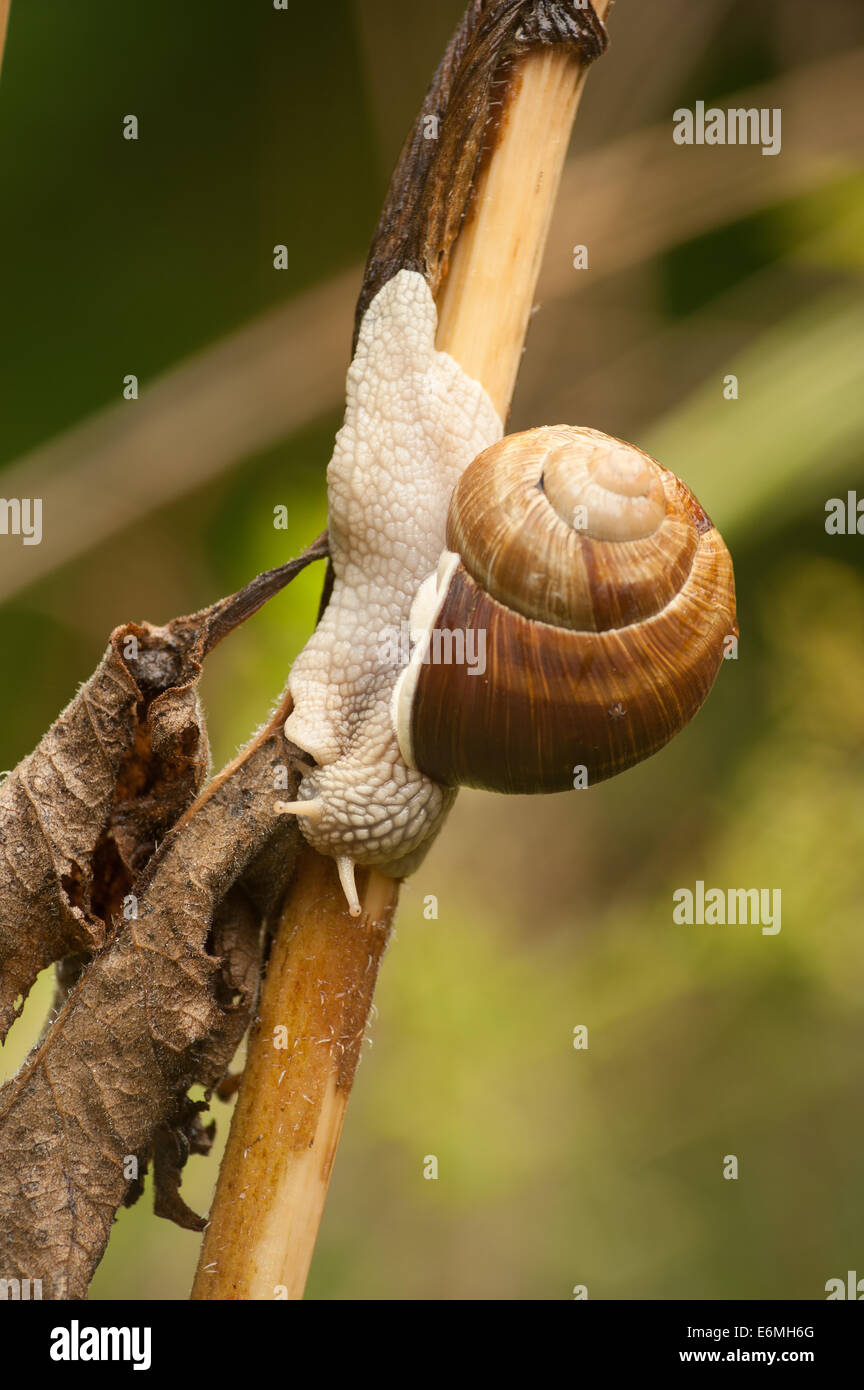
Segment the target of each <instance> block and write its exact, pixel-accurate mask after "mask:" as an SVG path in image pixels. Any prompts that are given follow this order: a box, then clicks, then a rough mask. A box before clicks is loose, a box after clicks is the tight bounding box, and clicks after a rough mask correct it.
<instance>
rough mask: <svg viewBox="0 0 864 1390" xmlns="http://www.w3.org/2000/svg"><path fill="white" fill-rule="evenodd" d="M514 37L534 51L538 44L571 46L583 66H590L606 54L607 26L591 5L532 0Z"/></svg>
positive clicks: (524, 6)
mask: <svg viewBox="0 0 864 1390" xmlns="http://www.w3.org/2000/svg"><path fill="white" fill-rule="evenodd" d="M523 8H524V9H526V10H527V14H526V15H525V18H524V20H523V21H522V23H521V25H520V28H519V30H518V31H517V34H516V39H517V41H519V42H521V43H524V44H525V45H526V46H527V47H530V48H534V47H536V46H537V45H538V44H544V45H545V44H556V43H566V44H574V45H575V46H576V47H577V48H578V50H579V56H580V58H581V59H582V62H583V63H593V62H594V60H595V59H596V58H599V57H601V56H602V54H603V53H605V52H606V49H607V47H608V44H609V38H608V35H607V33H606V27H605V25H604V24H603V22H602V20H600V19H599V18H598V16H597V12H596V10H595V9H594V6H593V5H592V4H591V3H590V0H589V3H587V4H584V5H580V4H578V3H577V0H532V3H530V4H528V5H523Z"/></svg>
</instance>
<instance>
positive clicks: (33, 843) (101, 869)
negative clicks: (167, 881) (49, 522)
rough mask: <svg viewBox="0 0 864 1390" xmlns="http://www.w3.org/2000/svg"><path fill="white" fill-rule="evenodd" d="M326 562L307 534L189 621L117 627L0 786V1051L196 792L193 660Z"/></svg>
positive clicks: (198, 752) (204, 766)
mask: <svg viewBox="0 0 864 1390" xmlns="http://www.w3.org/2000/svg"><path fill="white" fill-rule="evenodd" d="M326 553H327V545H326V537H319V539H318V540H317V541H316V542H315V543H314V545H313V546H311V547H310V548H309V550H307V551H306V552H305V553H304V555H302V556H301V557H300V558H299V559H297V560H292V561H291V562H290V563H289V564H287V565H283V566H281V567H280V568H279V569H277V570H271V571H268V572H267V573H266V574H263V575H259V576H258V577H257V578H256V579H255V580H253V582H252V583H251V584H249V585H247V586H246V588H244V589H242V590H241V591H240V592H239V593H238V594H234V595H231V597H230V598H228V599H223V600H221V601H220V602H219V603H217V604H214V605H213V606H212V607H210V608H207V609H204V610H203V611H202V612H200V613H196V614H193V615H192V616H191V617H184V618H177V619H175V620H174V622H172V623H169V624H168V626H167V627H154V626H152V625H151V624H150V623H142V624H137V623H128V624H126V625H125V626H123V627H119V628H117V629H116V630H115V631H114V632H113V633H112V634H111V639H110V642H109V644H108V650H107V651H106V653H105V656H104V657H103V659H102V661H101V662H100V664H99V666H98V667H97V669H96V671H95V672H94V674H93V675H92V676H91V678H90V680H89V681H87V683H86V685H84V686H82V688H81V690H80V691H79V692H78V694H77V695H76V697H75V699H74V700H73V701H72V703H71V704H70V705H69V706H68V708H67V709H66V710H64V712H63V714H61V716H60V718H59V719H58V720H57V721H56V722H55V723H54V724H53V725H52V726H51V728H50V729H49V730H48V732H47V734H46V735H45V737H44V738H43V739H42V741H41V743H40V744H39V747H38V748H37V749H36V750H35V752H34V753H31V755H30V756H29V757H28V758H25V760H24V761H23V762H22V763H21V764H20V765H19V766H18V767H17V768H16V769H15V771H14V772H12V773H11V774H10V776H9V777H8V778H7V779H6V781H5V782H4V783H3V785H2V787H0V1041H2V1040H3V1038H5V1036H6V1033H7V1032H8V1030H9V1027H10V1026H11V1024H12V1022H13V1020H14V1019H15V1017H16V1015H17V1013H18V1012H20V1008H21V1007H22V1006H23V1001H24V999H25V998H26V996H27V994H28V992H29V990H30V988H31V986H32V984H33V981H34V980H35V979H36V976H37V975H38V974H39V972H40V970H42V969H44V968H45V966H46V965H50V964H51V962H52V961H56V960H61V959H62V958H63V957H64V956H67V955H72V954H81V953H84V958H85V959H86V957H87V955H88V954H90V953H92V952H94V951H96V950H98V949H99V948H100V947H101V946H103V945H104V943H105V940H106V933H107V926H106V924H107V923H108V922H110V920H111V919H112V917H113V916H115V915H116V914H117V913H118V912H119V910H120V908H121V905H122V902H123V899H124V897H125V896H126V895H127V894H128V892H129V890H130V887H131V884H132V880H133V878H134V876H135V875H136V874H137V873H138V872H139V871H140V869H141V868H142V867H143V866H144V864H146V863H147V861H148V859H149V858H150V856H151V854H152V853H153V850H154V848H155V846H156V845H157V844H158V843H159V842H160V841H161V840H162V839H163V838H164V837H165V835H166V834H167V832H168V831H169V830H170V828H171V826H172V825H174V823H175V822H176V821H177V819H178V818H179V816H180V815H181V814H182V813H183V811H184V810H186V808H187V807H188V806H189V805H190V804H191V802H192V801H193V800H194V798H195V795H196V794H197V792H198V791H199V789H200V787H201V785H202V783H203V781H204V779H205V776H206V774H207V771H208V765H209V753H208V745H207V734H206V729H205V726H204V722H203V719H202V716H201V709H200V706H199V702H198V696H197V693H196V685H197V681H198V678H199V676H200V674H201V662H202V661H203V659H204V656H205V655H206V654H207V652H209V651H211V650H212V649H213V647H214V646H215V645H216V644H217V642H219V641H221V639H222V638H223V637H224V636H225V635H226V634H227V633H228V632H230V631H231V630H232V629H233V628H235V627H236V626H237V625H238V624H239V623H241V622H243V621H245V619H246V618H247V617H249V616H250V615H251V614H252V613H254V612H255V611H256V610H257V609H258V608H260V606H261V604H262V603H264V602H265V601H266V599H267V598H269V597H270V596H271V595H272V594H273V593H275V592H277V590H278V589H280V588H282V587H283V586H284V585H285V584H286V583H288V581H289V580H290V579H292V578H293V577H294V575H295V574H296V573H298V571H299V570H300V569H302V568H303V567H304V566H305V565H306V564H309V563H310V561H311V560H315V559H318V558H321V557H322V556H323V555H326ZM19 999H20V1004H19V1005H18V1007H17V1008H16V1000H19Z"/></svg>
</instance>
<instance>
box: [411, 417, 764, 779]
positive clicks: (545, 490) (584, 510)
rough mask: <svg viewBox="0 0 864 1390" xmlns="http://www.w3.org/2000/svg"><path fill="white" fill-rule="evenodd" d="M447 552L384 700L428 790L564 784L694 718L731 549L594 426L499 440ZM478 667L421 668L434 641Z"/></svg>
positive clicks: (421, 600)
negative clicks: (461, 650) (461, 647)
mask: <svg viewBox="0 0 864 1390" xmlns="http://www.w3.org/2000/svg"><path fill="white" fill-rule="evenodd" d="M447 546H448V550H447V551H445V553H444V555H443V556H442V560H441V564H440V565H439V568H438V573H437V575H436V576H433V577H432V578H431V579H430V580H428V581H427V582H426V584H425V585H424V586H423V588H422V589H421V591H420V593H419V594H418V598H417V601H416V602H415V605H414V609H413V610H412V628H413V629H414V630H415V631H418V630H419V631H420V632H422V637H421V640H420V641H419V642H418V644H417V646H416V648H415V650H414V653H413V656H412V659H411V662H410V664H409V666H408V667H407V668H406V670H405V671H404V673H403V674H402V676H401V678H400V680H399V682H398V685H397V688H396V690H395V692H394V701H393V719H394V723H395V726H396V731H397V737H398V741H399V746H400V750H401V752H402V756H403V757H404V759H405V761H406V762H407V764H408V765H409V766H410V767H414V768H417V769H419V770H420V771H422V772H423V773H425V774H426V775H427V776H428V777H430V778H432V779H433V780H434V781H436V782H439V783H441V784H443V785H450V786H453V785H457V784H461V785H466V786H473V787H484V788H488V789H490V790H495V791H504V792H552V791H562V790H565V789H567V788H570V787H572V786H573V785H574V772H575V770H576V769H578V768H585V769H587V780H588V782H589V783H593V782H598V781H601V780H602V779H604V778H607V777H611V776H613V775H614V774H615V773H617V772H621V771H623V770H624V769H625V768H628V767H631V766H632V765H633V764H634V763H637V762H639V761H640V760H641V759H643V758H647V757H649V756H650V755H651V754H652V753H656V752H657V750H658V749H659V748H662V747H663V745H664V744H665V743H668V741H669V740H670V739H671V738H672V737H673V736H674V735H675V734H676V733H678V732H679V730H681V729H682V728H683V727H684V725H685V724H686V723H687V722H688V720H690V719H692V717H693V715H694V714H696V712H697V710H698V709H699V708H700V706H701V705H702V703H703V701H704V700H705V698H706V696H707V695H708V692H709V690H710V689H711V686H712V684H713V682H714V679H715V677H716V675H717V672H718V670H719V668H720V665H721V662H722V660H723V656H724V643H725V642H726V640H727V639H728V638H729V637H730V635H732V634H734V633H736V632H737V627H736V622H735V590H734V579H733V573H732V562H731V559H730V556H729V552H728V551H727V549H726V546H725V545H724V543H723V540H722V538H721V537H720V535H719V533H718V532H717V530H716V529H715V528H714V526H713V524H712V522H711V520H710V519H709V517H708V516H706V514H705V512H704V511H703V509H702V508H701V507H700V505H699V503H698V502H697V501H696V499H695V498H694V497H693V495H692V494H691V493H690V492H689V490H688V489H687V488H686V487H685V486H684V484H683V483H682V482H680V481H679V479H678V478H676V477H675V475H674V474H673V473H671V472H669V470H668V469H666V468H663V467H662V466H661V465H660V464H659V463H657V462H656V461H655V460H654V459H652V458H651V457H649V455H648V454H645V453H643V452H642V451H641V450H640V449H637V448H635V447H634V446H633V445H630V444H626V443H623V442H622V441H621V440H618V439H614V438H612V437H611V436H609V435H605V434H602V433H600V432H599V431H598V430H592V429H585V428H581V427H579V428H576V427H570V426H565V425H554V426H547V427H544V428H541V429H534V430H528V431H526V432H524V433H522V434H515V435H509V436H507V437H506V438H505V439H502V440H500V441H499V442H498V443H496V444H493V445H492V446H491V448H487V449H486V450H485V451H484V452H483V453H481V454H480V455H479V456H478V457H477V458H476V459H474V461H473V462H472V463H471V464H470V465H469V466H468V468H467V469H466V470H465V472H464V473H463V474H462V476H461V478H460V480H459V482H458V483H457V485H456V488H455V490H454V493H453V497H452V501H451V505H450V511H449V516H448V524H447ZM442 631H452V632H459V631H462V632H464V633H465V634H466V638H465V640H466V642H468V640H469V636H470V637H474V638H475V639H476V643H475V650H476V649H477V648H478V647H479V645H480V642H481V641H482V642H483V643H484V644H485V663H484V669H483V670H482V672H481V669H480V665H479V664H475V665H474V666H472V665H471V664H469V663H467V662H465V661H463V662H460V663H459V664H452V663H449V664H448V663H445V662H441V661H438V662H436V661H434V660H430V658H429V653H430V643H431V640H432V635H433V633H435V632H442Z"/></svg>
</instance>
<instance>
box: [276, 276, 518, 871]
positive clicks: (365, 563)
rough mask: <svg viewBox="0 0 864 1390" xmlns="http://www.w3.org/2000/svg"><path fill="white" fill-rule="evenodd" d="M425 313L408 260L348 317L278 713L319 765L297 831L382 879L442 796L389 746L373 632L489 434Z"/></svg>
mask: <svg viewBox="0 0 864 1390" xmlns="http://www.w3.org/2000/svg"><path fill="white" fill-rule="evenodd" d="M437 322H438V319H437V311H436V308H435V302H434V300H433V298H432V294H431V292H430V290H429V287H428V285H427V283H426V281H425V279H424V278H423V276H422V275H420V274H418V273H416V272H413V271H400V272H399V273H398V274H397V275H395V276H394V277H393V278H392V279H391V280H389V281H388V282H387V284H386V285H384V287H383V288H382V289H381V290H380V291H379V293H378V294H377V295H376V297H375V299H374V300H373V301H372V303H371V304H370V306H369V308H368V309H367V311H366V313H365V314H364V316H363V320H362V323H361V327H360V333H359V338H358V342H357V347H356V351H355V354H354V358H353V360H352V362H351V366H350V368H349V371H348V378H347V404H346V412H345V420H344V424H343V426H342V428H341V430H340V431H339V434H338V435H337V438H336V445H335V449H334V453H333V457H332V460H331V462H330V466H329V468H328V474H327V483H328V494H329V529H330V550H331V558H332V562H333V570H334V576H335V582H334V587H333V592H332V596H331V598H330V602H329V604H328V607H327V610H326V612H325V613H324V615H323V617H322V619H321V622H320V623H319V625H318V627H317V628H316V630H315V632H314V634H313V635H312V637H311V639H310V641H309V643H308V644H307V646H306V647H305V648H304V650H303V652H302V653H301V654H300V656H299V657H298V659H297V660H296V662H295V663H294V667H293V669H292V671H291V676H290V680H289V684H288V688H289V690H290V693H291V695H292V697H293V702H294V708H293V712H292V713H291V715H290V716H289V718H288V720H287V722H286V724H285V733H286V736H287V738H288V739H290V740H291V741H292V742H293V743H294V744H296V745H297V746H298V747H299V748H301V749H303V750H304V751H305V752H307V753H308V754H310V755H311V756H312V757H313V758H314V759H315V761H316V763H317V764H318V766H317V767H316V768H314V769H313V770H312V772H311V773H310V774H309V775H308V776H306V777H304V779H303V783H302V786H301V790H300V799H301V801H302V802H303V803H304V804H305V803H311V805H310V812H311V811H313V810H314V815H315V819H314V820H313V819H310V818H307V817H306V816H304V815H301V816H300V821H299V824H300V827H301V829H302V831H303V833H304V835H305V837H306V839H307V840H308V841H309V842H310V843H311V844H312V845H313V846H314V847H315V848H316V849H317V850H319V851H320V852H321V853H323V854H327V855H331V856H332V857H333V858H336V859H338V860H343V861H344V860H350V861H351V862H352V863H359V864H377V865H380V866H382V867H384V868H387V869H389V870H390V871H391V872H394V873H396V874H404V873H407V872H410V871H411V869H412V868H413V867H414V865H415V862H416V860H417V859H418V858H419V857H420V856H421V855H422V851H423V850H424V849H425V846H426V844H427V843H428V842H429V840H430V839H431V837H432V836H433V835H434V834H435V832H436V830H437V829H438V827H439V826H440V824H441V822H442V820H443V818H444V816H445V815H446V812H447V810H448V809H449V807H450V805H451V803H452V800H453V793H452V792H451V791H449V790H447V789H445V788H444V787H442V786H440V785H439V784H437V783H436V782H434V781H433V780H432V779H430V778H429V777H427V776H425V775H424V774H423V773H421V772H418V771H417V770H416V769H414V768H411V767H409V766H408V765H407V764H406V763H405V760H404V758H403V756H402V754H401V752H400V749H399V745H398V742H397V738H396V733H395V730H394V728H393V725H392V722H391V717H390V705H391V698H392V694H393V689H394V686H395V684H396V681H397V679H398V677H399V674H400V667H399V665H398V664H394V662H393V659H392V656H390V657H389V659H388V653H387V640H388V637H391V638H395V639H398V638H399V636H400V635H401V631H402V624H403V623H407V621H408V618H409V614H410V610H411V605H412V603H413V601H414V598H415V595H416V593H417V590H418V588H419V586H420V584H421V581H422V580H423V579H424V578H425V577H426V576H427V575H428V574H429V573H430V572H431V571H433V570H434V569H435V567H436V565H437V563H438V557H439V555H440V554H441V552H442V550H443V549H444V546H445V529H446V519H447V507H448V504H449V500H450V496H451V493H452V491H453V487H454V485H455V483H456V481H457V479H458V477H459V476H460V474H461V473H462V471H463V470H464V468H465V467H466V466H467V464H468V463H469V462H470V461H471V459H473V458H474V457H475V456H476V455H477V454H478V453H479V452H480V451H481V450H483V449H485V448H487V446H488V445H489V444H491V443H492V442H493V441H494V440H496V439H498V438H500V436H501V433H502V425H501V420H500V419H499V417H498V415H497V413H496V411H495V409H494V407H493V405H492V403H491V401H490V399H489V397H488V395H487V394H486V392H485V391H484V389H483V388H482V386H480V384H479V383H478V382H476V381H474V380H472V379H471V378H470V377H469V376H468V375H467V374H466V373H465V372H464V371H463V370H462V368H461V367H460V366H459V365H458V364H457V363H456V362H455V361H454V360H453V358H452V357H450V356H449V355H448V354H446V353H442V352H438V351H436V350H435V345H434V344H435V333H436V329H437ZM284 809H289V810H290V809H293V805H286V806H285V807H284ZM415 851H417V853H416V854H415ZM341 867H342V865H340V869H341ZM349 872H350V870H349ZM344 881H345V879H344V877H343V882H344ZM346 891H347V890H346Z"/></svg>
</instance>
